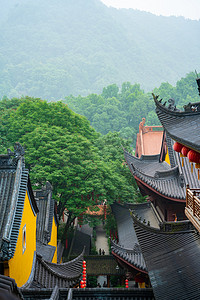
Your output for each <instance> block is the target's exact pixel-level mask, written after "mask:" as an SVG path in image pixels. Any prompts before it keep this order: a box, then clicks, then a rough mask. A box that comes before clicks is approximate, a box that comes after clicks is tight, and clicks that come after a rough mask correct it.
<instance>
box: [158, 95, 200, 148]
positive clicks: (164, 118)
mask: <svg viewBox="0 0 200 300" xmlns="http://www.w3.org/2000/svg"><path fill="white" fill-rule="evenodd" d="M154 100H155V104H156V113H157V115H158V118H159V120H160V122H161V124H162V125H163V127H164V129H165V130H166V131H167V133H168V134H169V135H170V136H171V138H172V139H174V140H176V141H177V142H179V143H181V144H184V145H185V146H187V147H189V148H192V149H194V150H197V151H200V110H199V107H200V103H194V104H191V103H189V105H188V106H187V108H186V111H178V110H176V109H175V106H168V107H166V106H164V105H163V104H162V103H161V102H159V101H158V99H157V98H156V97H155V98H154Z"/></svg>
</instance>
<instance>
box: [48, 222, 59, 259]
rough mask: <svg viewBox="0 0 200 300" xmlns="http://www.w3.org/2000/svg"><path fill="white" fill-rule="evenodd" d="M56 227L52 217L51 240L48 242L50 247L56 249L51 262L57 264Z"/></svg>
mask: <svg viewBox="0 0 200 300" xmlns="http://www.w3.org/2000/svg"><path fill="white" fill-rule="evenodd" d="M57 230H58V228H57V225H56V222H55V217H53V223H52V230H51V240H50V242H49V245H50V246H54V247H56V250H55V253H54V256H53V259H52V262H53V263H55V264H57Z"/></svg>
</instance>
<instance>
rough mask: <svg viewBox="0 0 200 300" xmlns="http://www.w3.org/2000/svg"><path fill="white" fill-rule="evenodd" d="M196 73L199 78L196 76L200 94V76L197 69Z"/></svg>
mask: <svg viewBox="0 0 200 300" xmlns="http://www.w3.org/2000/svg"><path fill="white" fill-rule="evenodd" d="M195 73H196V76H197V78H196V82H197V85H198V90H199V96H200V78H199V75H198V73H197V71H196V70H195Z"/></svg>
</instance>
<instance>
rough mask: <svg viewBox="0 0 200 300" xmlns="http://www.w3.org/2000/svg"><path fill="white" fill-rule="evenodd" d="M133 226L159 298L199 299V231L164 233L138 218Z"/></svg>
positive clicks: (156, 296)
mask: <svg viewBox="0 0 200 300" xmlns="http://www.w3.org/2000/svg"><path fill="white" fill-rule="evenodd" d="M178 223H179V222H177V226H179V224H178ZM174 224H176V223H175V222H174ZM134 228H135V232H136V235H137V238H138V241H139V244H140V247H141V250H142V253H143V255H144V259H145V262H146V264H147V268H148V275H149V277H150V280H151V285H152V287H153V291H154V295H155V298H156V300H169V299H170V300H176V299H178V300H194V299H196V300H197V299H200V288H199V276H200V238H199V235H198V234H197V233H196V232H195V231H194V230H193V231H191V230H188V231H184V232H183V231H182V232H173V231H172V232H170V233H166V232H165V233H164V232H161V231H159V230H158V229H155V228H154V229H153V228H151V227H149V226H147V225H144V224H142V223H141V222H140V221H138V220H137V219H136V218H134Z"/></svg>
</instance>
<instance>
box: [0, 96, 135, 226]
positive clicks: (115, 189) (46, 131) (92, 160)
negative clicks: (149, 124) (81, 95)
mask: <svg viewBox="0 0 200 300" xmlns="http://www.w3.org/2000/svg"><path fill="white" fill-rule="evenodd" d="M0 107H1V119H0V133H1V137H2V139H4V140H5V145H4V148H6V147H11V148H12V145H13V144H14V142H15V141H18V142H20V143H22V145H23V146H24V147H25V149H26V166H27V167H28V168H29V169H30V176H31V181H32V184H37V185H39V187H40V186H41V185H43V184H45V182H46V181H47V180H48V181H50V182H51V183H52V185H53V192H54V197H55V199H56V200H57V201H58V202H59V206H58V208H59V213H60V215H61V214H62V211H63V209H64V208H67V209H68V216H69V218H68V219H69V222H70V220H73V218H75V217H77V216H79V215H80V214H81V213H83V212H84V211H85V210H86V209H87V208H88V207H91V208H92V207H93V206H94V205H95V204H96V203H95V201H94V200H93V198H94V199H96V198H98V199H99V200H100V201H101V200H104V199H107V201H108V203H113V201H115V200H116V199H121V201H126V199H129V198H131V199H132V201H134V200H135V198H134V196H135V195H136V193H135V186H134V184H132V183H131V186H130V187H129V186H128V184H129V182H128V181H127V180H128V177H126V175H123V170H124V172H125V174H126V168H125V166H124V165H122V162H123V151H122V148H121V144H122V145H124V146H125V145H126V146H127V147H128V146H129V145H128V144H129V143H128V141H124V140H122V138H120V137H119V134H117V133H115V134H112V133H109V134H108V135H107V136H105V137H102V136H100V134H98V133H96V132H95V130H94V129H93V128H92V127H91V126H90V125H89V122H88V121H87V120H86V118H85V117H82V116H79V115H77V114H75V113H74V112H72V111H71V110H70V109H69V108H68V106H67V105H66V104H63V103H61V102H56V103H47V102H46V101H42V100H40V99H34V98H33V99H32V98H29V97H25V98H21V99H12V100H8V99H6V100H3V101H2V103H0ZM115 147H116V149H115ZM129 178H130V179H129V181H133V177H132V176H131V175H130V174H129ZM123 187H124V188H123Z"/></svg>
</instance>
